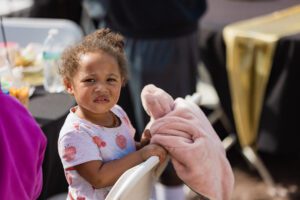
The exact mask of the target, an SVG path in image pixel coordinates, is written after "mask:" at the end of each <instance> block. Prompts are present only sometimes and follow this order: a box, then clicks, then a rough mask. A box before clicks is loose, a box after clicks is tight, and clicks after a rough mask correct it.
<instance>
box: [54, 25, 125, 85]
mask: <svg viewBox="0 0 300 200" xmlns="http://www.w3.org/2000/svg"><path fill="white" fill-rule="evenodd" d="M97 51H104V52H105V53H107V54H109V55H111V56H112V57H114V58H115V59H116V61H117V63H118V65H119V70H120V73H121V76H122V77H123V79H124V82H126V81H127V80H128V71H127V60H126V56H125V53H124V38H123V36H122V35H120V34H118V33H114V32H112V31H111V30H110V29H108V28H103V29H99V30H97V31H95V32H93V33H91V34H89V35H87V36H85V37H84V38H83V40H82V41H81V42H80V43H78V44H76V45H73V46H70V47H68V48H66V49H65V50H64V52H63V53H62V56H61V62H60V65H59V74H60V75H61V77H62V78H64V79H67V80H69V81H71V80H72V77H73V76H74V74H75V73H76V72H77V70H78V67H79V66H80V56H81V55H83V54H86V53H90V52H97Z"/></svg>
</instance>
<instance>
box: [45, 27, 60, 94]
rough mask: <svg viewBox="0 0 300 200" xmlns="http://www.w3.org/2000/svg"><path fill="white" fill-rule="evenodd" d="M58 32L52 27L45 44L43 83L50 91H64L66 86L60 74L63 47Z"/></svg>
mask: <svg viewBox="0 0 300 200" xmlns="http://www.w3.org/2000/svg"><path fill="white" fill-rule="evenodd" d="M57 34H58V30H57V29H50V30H49V32H48V36H47V38H46V39H45V41H44V44H43V55H42V60H43V66H44V81H43V84H44V88H45V90H46V91H48V92H50V93H55V92H62V91H63V90H64V86H63V84H62V81H61V78H60V76H59V74H58V60H59V58H60V54H61V52H62V49H63V48H62V44H61V43H60V41H59V37H57Z"/></svg>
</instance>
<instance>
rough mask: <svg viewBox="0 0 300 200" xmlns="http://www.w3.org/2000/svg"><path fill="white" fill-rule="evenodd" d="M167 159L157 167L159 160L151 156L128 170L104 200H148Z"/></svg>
mask: <svg viewBox="0 0 300 200" xmlns="http://www.w3.org/2000/svg"><path fill="white" fill-rule="evenodd" d="M167 162H168V159H166V161H165V162H164V163H163V164H162V165H160V166H159V167H158V164H159V158H158V157H157V156H151V157H150V158H148V159H147V160H146V161H145V162H143V163H141V164H139V165H137V166H135V167H133V168H130V169H128V170H127V171H126V172H125V173H124V174H123V175H122V176H121V177H120V178H119V179H118V181H117V182H116V183H115V185H114V186H113V187H112V189H111V190H110V192H109V193H108V195H107V197H106V199H105V200H128V199H130V200H149V199H150V197H151V193H152V189H153V187H154V184H155V182H156V181H157V179H158V177H159V176H160V173H161V172H162V171H163V169H164V168H165V166H166V164H167Z"/></svg>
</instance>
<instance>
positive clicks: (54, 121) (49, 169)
mask: <svg viewBox="0 0 300 200" xmlns="http://www.w3.org/2000/svg"><path fill="white" fill-rule="evenodd" d="M74 105H75V100H74V99H73V98H72V97H71V96H70V95H68V94H65V93H56V94H50V93H47V92H45V90H44V89H43V87H37V88H36V90H35V92H34V94H33V96H32V97H31V98H30V102H29V110H30V112H31V113H32V115H33V116H34V118H35V119H36V121H37V122H38V123H39V125H40V126H41V128H42V130H43V132H44V133H45V135H46V137H47V148H46V152H45V158H44V162H43V189H42V193H41V195H40V198H39V199H47V198H49V197H51V196H53V195H55V194H59V193H64V192H67V190H68V184H67V182H66V179H65V176H64V171H63V167H62V164H61V161H60V158H59V155H58V149H57V140H58V136H59V131H60V129H61V127H62V125H63V123H64V121H65V118H66V116H67V114H68V113H69V109H70V108H71V107H72V106H74Z"/></svg>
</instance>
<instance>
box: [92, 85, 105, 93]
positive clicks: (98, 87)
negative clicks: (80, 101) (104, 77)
mask: <svg viewBox="0 0 300 200" xmlns="http://www.w3.org/2000/svg"><path fill="white" fill-rule="evenodd" d="M94 90H95V92H106V91H107V88H106V86H105V84H103V83H98V84H96V87H95V89H94Z"/></svg>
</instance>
